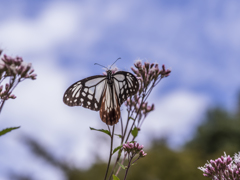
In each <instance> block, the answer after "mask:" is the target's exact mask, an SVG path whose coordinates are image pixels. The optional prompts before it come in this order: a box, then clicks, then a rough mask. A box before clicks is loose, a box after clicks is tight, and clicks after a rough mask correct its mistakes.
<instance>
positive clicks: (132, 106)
mask: <svg viewBox="0 0 240 180" xmlns="http://www.w3.org/2000/svg"><path fill="white" fill-rule="evenodd" d="M125 105H126V106H127V110H128V111H131V110H134V112H135V113H137V112H139V115H138V119H141V118H142V117H143V116H144V118H145V117H146V116H147V115H148V113H150V112H151V111H153V110H154V104H152V105H148V102H141V101H140V96H139V95H137V94H135V95H134V96H133V97H132V98H128V99H127V101H125Z"/></svg>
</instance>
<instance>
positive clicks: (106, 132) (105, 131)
mask: <svg viewBox="0 0 240 180" xmlns="http://www.w3.org/2000/svg"><path fill="white" fill-rule="evenodd" d="M90 129H91V130H95V131H100V132H103V133H105V134H107V135H109V136H110V137H111V134H110V132H109V131H108V130H105V129H95V128H92V127H90Z"/></svg>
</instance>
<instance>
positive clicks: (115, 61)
mask: <svg viewBox="0 0 240 180" xmlns="http://www.w3.org/2000/svg"><path fill="white" fill-rule="evenodd" d="M119 59H121V58H120V57H119V58H117V60H116V61H115V62H114V63H113V64H112V65H114V64H115V63H116V62H117V61H118V60H119ZM112 65H111V66H110V69H111V67H112Z"/></svg>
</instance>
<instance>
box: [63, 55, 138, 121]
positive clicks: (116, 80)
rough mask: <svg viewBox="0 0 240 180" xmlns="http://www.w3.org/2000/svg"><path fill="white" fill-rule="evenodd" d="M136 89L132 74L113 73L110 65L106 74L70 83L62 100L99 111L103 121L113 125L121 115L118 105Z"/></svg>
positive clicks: (124, 72)
mask: <svg viewBox="0 0 240 180" xmlns="http://www.w3.org/2000/svg"><path fill="white" fill-rule="evenodd" d="M117 60H118V59H117ZM115 62H116V61H115ZM95 64H96V63H95ZM138 89H139V83H138V80H137V78H136V77H135V76H134V75H133V74H131V73H130V72H126V71H118V72H116V73H114V72H113V71H112V70H111V67H110V69H107V70H106V75H96V76H90V77H87V78H85V79H82V80H80V81H77V82H75V83H74V84H72V85H71V86H70V87H69V88H68V89H67V90H66V91H65V93H64V95H63V102H64V103H65V104H66V105H68V106H83V107H85V108H88V109H91V110H94V111H99V112H100V118H101V119H102V121H103V122H105V123H106V124H107V125H114V124H116V123H117V122H118V120H119V118H120V115H121V114H120V106H121V105H122V103H123V102H124V101H126V100H127V98H128V97H129V96H132V95H134V94H136V93H137V92H138Z"/></svg>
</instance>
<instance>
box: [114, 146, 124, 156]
mask: <svg viewBox="0 0 240 180" xmlns="http://www.w3.org/2000/svg"><path fill="white" fill-rule="evenodd" d="M121 148H122V145H121V146H118V147H116V148H115V149H114V150H113V153H112V154H114V153H115V152H116V151H117V150H119V149H121Z"/></svg>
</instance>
